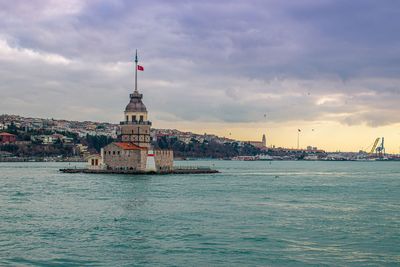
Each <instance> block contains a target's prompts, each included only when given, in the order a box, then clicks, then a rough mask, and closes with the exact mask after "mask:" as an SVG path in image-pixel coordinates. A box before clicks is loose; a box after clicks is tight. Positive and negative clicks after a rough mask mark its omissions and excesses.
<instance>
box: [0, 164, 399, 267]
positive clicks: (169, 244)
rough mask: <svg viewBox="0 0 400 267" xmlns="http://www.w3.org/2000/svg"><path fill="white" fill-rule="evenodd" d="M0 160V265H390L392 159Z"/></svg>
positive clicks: (393, 247) (395, 259)
mask: <svg viewBox="0 0 400 267" xmlns="http://www.w3.org/2000/svg"><path fill="white" fill-rule="evenodd" d="M176 164H177V165H203V166H204V165H206V166H211V167H214V168H217V169H218V170H220V171H221V173H220V174H200V175H159V176H158V175H154V176H131V175H109V174H98V175H97V174H64V173H60V172H59V171H58V169H59V168H63V167H74V166H75V165H76V166H78V167H81V166H83V165H82V164H77V163H0V205H1V206H0V265H1V266H305V265H307V266H310V265H318V266H320V265H332V266H376V265H381V266H390V265H393V266H394V265H400V162H304V161H297V162H296V161H281V162H277V161H273V162H268V161H258V162H255V161H254V162H240V161H190V162H176Z"/></svg>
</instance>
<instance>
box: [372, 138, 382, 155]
mask: <svg viewBox="0 0 400 267" xmlns="http://www.w3.org/2000/svg"><path fill="white" fill-rule="evenodd" d="M380 139H381V138H380V137H378V138H376V139H375V142H374V144H373V145H372V148H371V151H370V152H369V154H373V153H374V152H375V149H376V147H377V146H378V143H379V140H380Z"/></svg>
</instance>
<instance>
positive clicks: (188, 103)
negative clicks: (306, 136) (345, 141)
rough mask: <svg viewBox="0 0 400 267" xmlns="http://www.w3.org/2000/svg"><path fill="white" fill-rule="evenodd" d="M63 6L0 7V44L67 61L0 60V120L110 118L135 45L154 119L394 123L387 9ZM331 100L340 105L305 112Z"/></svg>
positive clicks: (394, 27) (395, 47)
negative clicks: (333, 118)
mask: <svg viewBox="0 0 400 267" xmlns="http://www.w3.org/2000/svg"><path fill="white" fill-rule="evenodd" d="M68 2H69V1H58V3H57V4H54V3H56V2H54V1H29V2H27V1H13V2H3V3H0V16H1V20H0V29H1V30H0V41H1V40H5V41H7V44H8V45H9V46H11V47H12V48H13V49H28V50H29V51H35V52H38V53H42V54H45V53H51V54H57V55H59V56H62V57H64V58H66V59H67V60H70V61H71V62H72V63H71V64H67V65H51V64H49V63H48V62H44V61H38V60H24V59H23V58H18V59H14V60H10V59H4V58H1V54H0V67H1V69H2V71H0V79H1V81H2V85H1V86H0V93H1V94H2V95H5V96H6V97H5V98H2V99H1V100H0V104H1V110H0V113H3V112H7V113H21V112H22V113H25V114H29V113H33V115H34V114H36V115H38V116H39V115H40V116H46V115H47V116H59V117H65V118H74V119H82V120H85V119H93V120H94V119H96V120H109V121H113V120H115V119H116V118H118V116H120V112H121V111H122V109H123V106H124V105H125V104H126V103H125V102H126V101H127V95H128V94H129V91H130V90H132V68H133V66H132V65H130V64H129V61H130V60H132V56H133V51H134V49H135V48H139V50H140V57H141V59H143V64H144V65H145V72H144V73H141V76H140V80H139V81H140V86H141V88H142V89H143V90H144V93H145V101H146V104H147V105H148V107H149V109H150V110H151V111H154V114H161V115H159V116H160V117H159V118H160V119H162V120H168V119H176V120H199V121H215V120H216V121H226V122H254V121H261V120H263V114H264V113H266V112H267V113H268V114H269V115H268V119H270V120H273V121H277V122H284V121H293V120H318V119H326V118H328V117H329V115H335V114H342V113H346V114H350V115H348V116H347V117H345V118H344V119H343V118H342V119H339V120H340V121H341V122H343V123H346V124H357V123H368V124H369V125H372V126H377V125H385V124H390V123H396V122H399V121H400V119H399V118H398V117H397V116H396V113H398V111H400V110H399V108H398V107H397V104H396V103H399V100H400V95H399V88H400V86H399V85H400V82H399V79H398V78H397V77H398V76H399V74H400V56H399V55H400V53H399V52H400V51H399V49H400V48H399V47H400V46H399V42H400V36H399V35H398V34H395V33H397V32H399V30H400V29H399V27H400V26H399V25H400V21H399V20H400V19H399V18H400V16H399V12H400V11H399V10H400V4H399V3H397V2H396V1H380V2H379V3H378V2H376V1H369V0H368V1H357V0H356V1H351V2H349V1H330V0H324V1H312V0H300V1H295V2H287V1H286V2H282V1H257V0H251V1H217V2H216V1H169V2H166V1H161V0H159V1H112V2H110V1H77V2H76V3H75V4H77V6H76V7H74V6H73V5H72V4H71V2H70V3H68ZM57 5H58V6H57ZM71 5H72V6H71ZM30 11H35V12H30ZM118 62H119V63H121V64H120V65H118V64H119V63H118ZM116 66H119V67H116ZM155 81H158V82H155ZM371 92H372V93H371ZM368 93H371V94H368ZM268 94H272V96H268ZM332 95H341V96H342V97H341V98H340V101H341V102H339V103H336V102H335V103H334V104H333V102H326V103H324V104H322V105H318V104H316V103H317V102H318V101H319V100H320V99H322V98H324V97H325V98H327V97H328V98H329V97H332ZM75 110H76V111H78V112H74V111H75ZM79 110H82V112H79ZM53 114H54V115H53ZM360 114H361V115H360Z"/></svg>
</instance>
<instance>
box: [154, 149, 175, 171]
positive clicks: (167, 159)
mask: <svg viewBox="0 0 400 267" xmlns="http://www.w3.org/2000/svg"><path fill="white" fill-rule="evenodd" d="M154 160H155V163H156V169H157V171H165V170H172V169H173V166H174V152H173V151H172V150H162V149H156V150H154Z"/></svg>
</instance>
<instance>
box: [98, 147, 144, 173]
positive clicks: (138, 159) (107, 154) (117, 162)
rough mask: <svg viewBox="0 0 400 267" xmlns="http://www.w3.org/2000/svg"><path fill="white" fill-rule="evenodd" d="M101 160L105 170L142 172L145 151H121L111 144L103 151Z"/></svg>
mask: <svg viewBox="0 0 400 267" xmlns="http://www.w3.org/2000/svg"><path fill="white" fill-rule="evenodd" d="M103 159H104V164H105V165H106V168H107V169H111V170H137V171H144V170H145V169H146V160H147V150H123V149H122V148H119V147H118V146H116V145H114V144H112V143H111V144H110V145H108V146H106V147H105V148H104V149H103Z"/></svg>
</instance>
